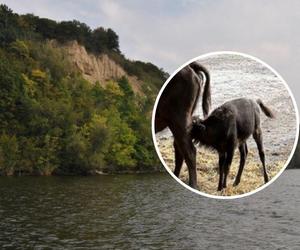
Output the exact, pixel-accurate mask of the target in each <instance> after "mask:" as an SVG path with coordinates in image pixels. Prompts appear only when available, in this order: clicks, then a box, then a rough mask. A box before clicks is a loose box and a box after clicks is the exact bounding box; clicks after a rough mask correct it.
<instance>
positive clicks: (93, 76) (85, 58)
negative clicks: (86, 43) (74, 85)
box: [64, 41, 142, 94]
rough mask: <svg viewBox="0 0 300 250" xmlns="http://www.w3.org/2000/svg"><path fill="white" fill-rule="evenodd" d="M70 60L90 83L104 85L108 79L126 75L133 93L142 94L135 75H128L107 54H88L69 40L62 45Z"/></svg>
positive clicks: (75, 42) (139, 83)
mask: <svg viewBox="0 0 300 250" xmlns="http://www.w3.org/2000/svg"><path fill="white" fill-rule="evenodd" d="M64 47H65V48H66V50H67V53H68V55H69V56H70V60H71V62H72V63H74V65H75V67H76V68H77V69H78V70H80V71H81V72H82V75H83V77H84V78H85V79H86V80H88V81H89V82H91V83H95V82H96V81H98V82H99V83H100V84H102V85H105V84H106V83H107V82H108V81H109V80H117V79H119V78H121V77H123V76H125V77H127V78H128V80H129V82H130V84H131V86H132V89H133V91H134V92H135V93H138V94H142V91H141V84H142V83H141V82H140V81H138V79H137V78H136V77H133V76H129V75H128V74H127V73H126V72H125V70H124V69H123V68H122V67H121V66H120V65H118V64H117V63H115V62H114V61H113V60H111V59H110V58H109V57H108V56H107V55H105V54H103V55H99V56H95V55H93V54H89V53H88V52H87V51H86V49H85V48H84V47H83V46H81V45H79V44H78V43H77V41H73V42H69V43H68V44H67V45H65V46H64Z"/></svg>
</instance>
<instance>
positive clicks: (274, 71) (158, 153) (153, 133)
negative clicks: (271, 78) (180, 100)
mask: <svg viewBox="0 0 300 250" xmlns="http://www.w3.org/2000/svg"><path fill="white" fill-rule="evenodd" d="M220 54H223V55H226V54H231V55H232V54H234V55H239V56H243V57H247V58H250V59H252V60H254V61H257V62H259V63H261V64H262V65H264V66H265V67H267V68H268V69H269V70H270V71H272V72H273V73H274V74H275V75H276V76H277V77H278V78H279V79H280V80H281V81H282V82H283V84H284V85H285V87H286V89H287V90H288V92H289V94H290V97H291V98H292V102H293V106H294V110H295V112H296V137H295V141H294V146H293V148H292V151H291V153H290V156H289V158H288V160H287V161H286V162H285V165H284V167H283V168H282V169H281V170H280V171H279V172H278V173H277V174H276V175H275V176H274V177H273V178H272V179H271V180H270V181H269V182H268V183H266V184H263V185H262V186H260V187H259V188H257V189H255V190H252V191H250V192H248V193H244V194H239V195H232V196H219V195H212V194H207V193H205V192H201V191H199V190H196V189H194V188H191V187H190V186H189V185H187V184H185V183H184V182H183V181H181V180H180V179H179V178H177V177H176V176H175V175H174V173H173V172H172V170H171V169H170V168H169V167H168V166H167V164H166V163H165V161H164V159H163V158H162V156H161V153H160V151H159V148H158V145H157V141H156V136H155V130H154V120H155V113H156V108H157V104H158V101H159V99H160V96H161V94H162V92H163V91H164V89H165V87H166V86H167V84H168V83H169V81H170V80H171V79H172V78H173V77H174V76H175V75H176V74H177V72H178V71H180V70H181V69H183V68H184V67H185V66H187V65H189V64H190V63H192V62H194V61H197V60H199V59H202V58H205V57H209V56H215V55H220ZM151 131H152V140H153V143H154V147H155V150H156V153H157V155H158V157H159V160H160V161H161V163H162V164H163V166H164V167H165V169H166V170H167V171H168V173H169V174H170V175H171V176H172V177H173V178H174V179H175V180H176V181H177V182H178V183H179V184H181V185H182V186H183V187H185V188H187V189H188V190H190V191H192V192H194V193H196V194H200V195H202V196H205V197H208V198H214V199H220V200H232V199H237V198H243V197H247V196H249V195H252V194H255V193H256V192H259V191H261V190H262V189H264V188H266V187H268V186H269V185H271V184H272V183H273V182H274V181H275V180H276V179H277V178H278V177H279V176H280V175H281V174H282V172H283V171H284V170H285V169H286V167H287V166H288V164H289V163H290V161H291V159H292V157H293V155H294V153H295V150H296V147H297V142H298V139H299V112H298V107H297V103H296V101H295V98H294V95H293V93H292V92H291V90H290V88H289V86H288V84H287V83H286V81H285V80H284V79H283V78H282V76H281V75H280V74H279V73H278V72H277V71H276V70H274V69H273V68H272V67H271V66H269V65H268V64H266V63H265V62H263V61H262V60H260V59H258V58H256V57H254V56H251V55H248V54H245V53H241V52H235V51H216V52H211V53H206V54H203V55H201V56H197V57H194V58H193V59H191V60H189V61H187V62H186V63H184V64H183V65H182V66H180V67H179V68H178V69H177V70H175V72H174V73H173V74H172V75H170V76H169V78H168V79H167V80H166V82H165V83H164V85H163V86H162V87H161V89H160V91H159V93H158V95H157V97H156V100H155V103H154V107H153V111H152V121H151Z"/></svg>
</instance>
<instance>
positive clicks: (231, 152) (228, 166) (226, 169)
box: [223, 147, 234, 188]
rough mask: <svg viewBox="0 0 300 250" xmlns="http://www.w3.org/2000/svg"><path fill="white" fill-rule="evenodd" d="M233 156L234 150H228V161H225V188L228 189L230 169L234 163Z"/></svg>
mask: <svg viewBox="0 0 300 250" xmlns="http://www.w3.org/2000/svg"><path fill="white" fill-rule="evenodd" d="M233 154H234V148H231V147H230V148H228V149H227V152H226V159H225V163H224V180H223V188H226V186H227V176H228V173H229V169H230V165H231V162H232V158H233Z"/></svg>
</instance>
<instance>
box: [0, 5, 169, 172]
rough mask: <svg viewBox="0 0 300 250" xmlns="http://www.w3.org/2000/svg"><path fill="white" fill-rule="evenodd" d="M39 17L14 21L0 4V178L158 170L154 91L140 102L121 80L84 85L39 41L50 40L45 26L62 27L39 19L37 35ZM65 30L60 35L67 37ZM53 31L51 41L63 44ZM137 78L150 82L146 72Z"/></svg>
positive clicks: (57, 51)
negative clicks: (154, 142) (153, 132)
mask: <svg viewBox="0 0 300 250" xmlns="http://www.w3.org/2000/svg"><path fill="white" fill-rule="evenodd" d="M41 20H43V19H40V18H37V17H34V16H32V15H23V16H19V15H17V14H14V13H13V12H12V11H11V10H9V9H8V8H7V7H6V6H4V5H1V9H0V25H1V28H0V31H1V32H0V174H5V175H11V174H27V173H30V174H39V175H50V174H88V173H95V172H97V171H101V172H122V171H145V170H146V171H148V170H153V169H155V168H157V167H159V162H158V159H157V157H156V154H155V152H154V148H153V145H152V140H151V131H150V115H149V114H150V113H151V109H152V105H153V101H154V99H153V98H154V96H155V93H154V92H153V91H152V90H150V89H148V90H147V91H148V92H149V93H148V94H149V95H148V96H147V97H142V96H136V95H135V94H134V92H133V91H132V89H131V86H130V84H129V82H128V80H127V79H126V78H122V79H119V80H118V81H111V82H109V83H108V84H106V85H105V87H103V85H101V84H100V83H96V84H95V85H92V84H90V83H89V82H87V81H86V80H85V79H83V77H82V76H81V74H80V73H79V72H77V70H76V69H75V68H74V67H73V66H72V65H71V64H70V63H69V61H68V59H67V58H68V57H67V56H66V55H65V51H64V50H63V49H62V48H55V47H53V46H52V45H51V42H47V40H45V38H46V36H50V34H46V33H47V32H46V29H45V27H46V24H48V25H50V24H51V23H52V24H51V25H52V26H51V25H50V26H51V27H52V28H53V27H59V26H60V25H63V24H62V23H63V22H61V23H56V22H54V21H51V20H50V21H49V22H48V21H47V22H46V24H44V25H45V26H43V29H45V31H44V33H45V34H42V32H41V31H40V29H41V28H42V25H41V23H40V24H39V25H40V26H41V27H40V28H38V23H39V22H43V21H41ZM29 21H30V22H29ZM44 21H45V20H44ZM31 22H33V23H31ZM72 23H76V22H72ZM56 25H58V26H56ZM64 25H65V24H64ZM71 26H72V25H71ZM83 26H84V25H78V27H83ZM24 27H25V28H24ZM48 29H50V28H49V27H48ZM53 29H54V28H53ZM55 29H56V28H55ZM66 30H68V29H64V32H66ZM87 30H89V29H87ZM74 32H75V31H74ZM89 32H91V33H90V34H95V32H94V31H89ZM105 32H106V34H109V33H110V32H109V31H108V30H106V31H105ZM105 32H104V33H105ZM54 33H55V32H54ZM71 33H72V32H70V33H68V34H69V35H68V36H66V37H68V38H70V39H71V37H72V35H71ZM75 33H76V32H75ZM55 34H56V35H57V37H56V38H55V39H63V35H60V36H61V38H59V36H58V34H59V33H58V32H57V33H55ZM82 37H84V36H82ZM47 38H53V37H47ZM72 39H73V38H72ZM76 39H77V38H76ZM114 39H115V40H114ZM114 39H113V40H114V41H115V42H117V39H116V38H114ZM66 40H68V39H66ZM81 42H84V40H83V41H81ZM113 44H114V43H112V45H111V48H110V52H114V53H115V55H117V53H119V52H118V47H119V46H118V44H115V45H113ZM106 49H109V46H106ZM99 51H100V50H99ZM119 56H120V58H121V57H122V56H121V54H119ZM134 64H138V63H136V62H133V64H132V65H134ZM142 65H147V67H151V68H152V67H153V66H152V65H148V64H144V63H142ZM142 67H144V66H142ZM156 70H157V68H154V71H156ZM137 71H138V70H137ZM140 74H141V75H143V74H145V75H143V77H144V78H145V79H146V78H147V80H148V81H149V82H150V83H151V78H152V77H153V76H152V75H151V74H149V75H147V74H146V73H145V72H143V73H140ZM155 74H156V73H153V75H155ZM159 74H160V75H161V77H160V78H159V77H158V75H155V77H153V79H154V82H155V81H156V83H155V84H158V79H159V80H160V84H162V83H163V81H164V80H165V78H164V77H165V76H164V77H162V76H163V75H164V73H163V72H160V73H159ZM144 86H147V84H146V83H145V84H144ZM153 86H154V85H153Z"/></svg>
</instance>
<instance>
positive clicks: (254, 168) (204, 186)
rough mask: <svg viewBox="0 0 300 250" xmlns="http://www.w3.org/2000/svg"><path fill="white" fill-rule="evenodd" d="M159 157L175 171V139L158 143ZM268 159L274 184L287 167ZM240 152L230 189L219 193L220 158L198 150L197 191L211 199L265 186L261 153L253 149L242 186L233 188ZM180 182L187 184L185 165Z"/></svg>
mask: <svg viewBox="0 0 300 250" xmlns="http://www.w3.org/2000/svg"><path fill="white" fill-rule="evenodd" d="M158 146H159V149H160V153H161V155H162V157H163V159H164V161H165V163H166V165H167V166H168V167H169V168H170V169H171V170H172V171H173V170H174V167H175V163H174V148H173V140H172V139H160V140H158ZM269 157H271V156H269V155H266V167H267V172H268V176H269V179H270V180H271V179H272V178H273V177H274V176H275V175H276V174H277V173H278V172H279V171H280V170H281V169H282V167H283V166H284V163H285V162H283V161H276V162H272V163H271V164H270V162H271V161H270V160H269V159H268V158H269ZM239 159H240V158H239V152H238V150H236V152H235V154H234V158H233V162H232V165H231V167H230V172H229V174H228V179H227V188H226V189H225V190H222V191H221V192H220V191H217V186H218V181H219V173H218V154H217V152H214V151H211V150H209V149H206V148H204V147H201V148H199V147H198V148H197V181H198V189H199V190H200V191H201V192H205V193H207V194H211V195H218V196H233V195H240V194H244V193H248V192H250V191H253V190H255V189H257V188H259V187H260V186H262V185H264V178H263V172H262V164H261V162H260V160H259V156H258V152H257V151H256V150H253V149H250V150H249V153H248V157H247V160H246V164H245V167H244V171H243V174H242V178H241V182H240V184H239V185H238V186H236V187H233V182H234V179H235V176H236V174H237V171H238V166H239ZM179 179H180V180H181V181H183V182H184V183H186V184H188V169H187V167H186V165H185V163H184V164H183V166H182V169H181V173H180V176H179Z"/></svg>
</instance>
